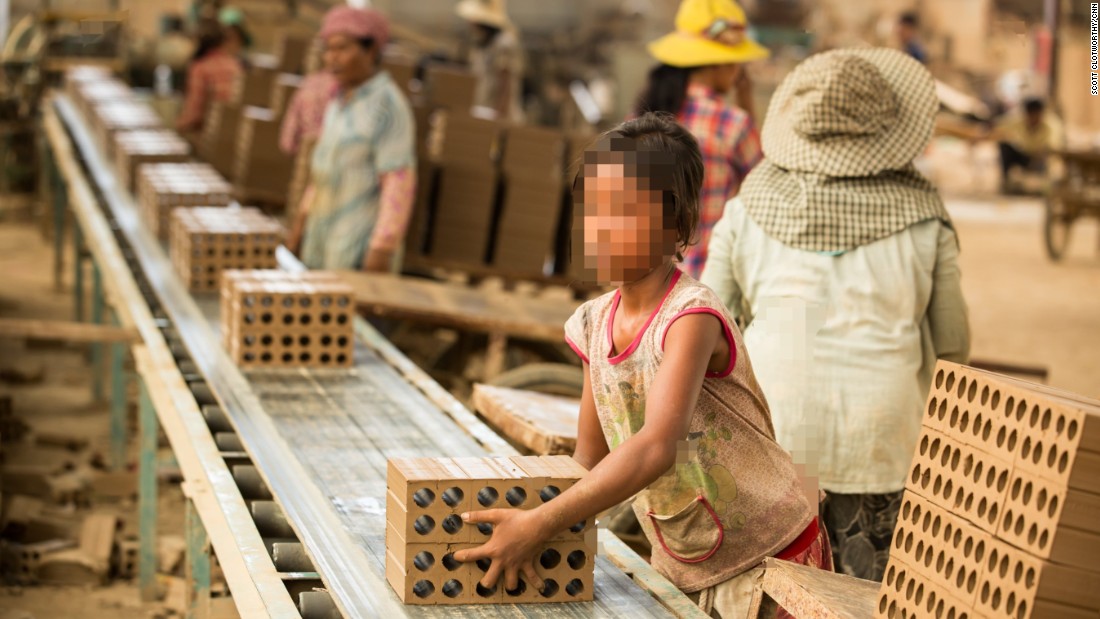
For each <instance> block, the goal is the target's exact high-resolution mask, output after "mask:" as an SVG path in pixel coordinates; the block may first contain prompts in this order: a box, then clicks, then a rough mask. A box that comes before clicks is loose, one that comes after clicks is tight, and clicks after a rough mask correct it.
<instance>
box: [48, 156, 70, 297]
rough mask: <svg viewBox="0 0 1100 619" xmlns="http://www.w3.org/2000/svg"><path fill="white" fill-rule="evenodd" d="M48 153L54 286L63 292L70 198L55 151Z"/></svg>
mask: <svg viewBox="0 0 1100 619" xmlns="http://www.w3.org/2000/svg"><path fill="white" fill-rule="evenodd" d="M46 153H48V155H47V160H48V161H47V164H46V165H47V168H48V170H49V176H50V199H51V202H53V286H54V290H57V291H58V292H61V290H62V283H61V278H62V272H63V270H64V268H65V205H66V203H67V202H68V199H67V196H66V192H65V184H64V183H63V182H61V173H60V172H58V170H57V162H56V161H55V160H54V158H53V152H52V151H50V150H49V149H47V150H46Z"/></svg>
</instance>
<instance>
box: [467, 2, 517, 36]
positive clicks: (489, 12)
mask: <svg viewBox="0 0 1100 619" xmlns="http://www.w3.org/2000/svg"><path fill="white" fill-rule="evenodd" d="M455 13H457V14H458V16H459V17H461V18H462V19H465V20H466V21H468V22H473V23H475V24H485V25H486V26H493V27H494V28H500V29H502V30H503V29H505V28H511V27H512V20H510V19H508V13H507V12H506V11H505V10H504V0H462V2H459V3H458V6H456V7H455Z"/></svg>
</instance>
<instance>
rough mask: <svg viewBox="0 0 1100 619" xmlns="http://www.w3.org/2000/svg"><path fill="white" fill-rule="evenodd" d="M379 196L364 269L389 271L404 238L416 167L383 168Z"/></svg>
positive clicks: (411, 201)
mask: <svg viewBox="0 0 1100 619" xmlns="http://www.w3.org/2000/svg"><path fill="white" fill-rule="evenodd" d="M381 184H382V197H381V206H380V209H379V212H378V221H377V222H375V224H374V232H373V233H372V234H371V240H370V244H369V245H368V246H367V255H366V256H365V257H364V260H363V269H364V270H367V271H376V272H382V273H384V272H388V271H389V270H390V268H391V267H392V265H393V256H394V254H395V253H396V252H397V247H398V246H399V245H400V244H401V241H402V240H403V239H404V238H405V231H406V230H408V228H409V218H410V217H411V215H412V210H413V203H414V201H415V200H416V168H414V167H413V166H408V167H404V168H400V169H397V170H393V171H392V172H386V173H385V174H383V175H382V178H381Z"/></svg>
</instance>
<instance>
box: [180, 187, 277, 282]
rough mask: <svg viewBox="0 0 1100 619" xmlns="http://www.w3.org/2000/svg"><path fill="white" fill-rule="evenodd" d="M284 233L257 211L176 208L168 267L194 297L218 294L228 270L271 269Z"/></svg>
mask: <svg viewBox="0 0 1100 619" xmlns="http://www.w3.org/2000/svg"><path fill="white" fill-rule="evenodd" d="M283 237H284V231H283V227H282V226H281V225H280V224H279V223H278V222H277V221H276V220H274V219H273V218H271V217H268V216H267V215H264V214H263V213H262V212H261V211H260V210H259V209H255V208H239V209H238V208H207V207H190V208H177V209H175V210H174V211H173V212H172V233H171V236H170V247H171V256H172V264H173V266H174V267H175V269H176V273H177V274H178V275H179V276H180V279H182V280H183V281H184V283H186V284H187V287H188V289H189V290H191V291H192V292H210V291H216V290H218V289H219V287H220V280H221V273H222V271H225V270H228V269H274V268H276V267H277V266H278V263H277V260H276V259H275V250H276V249H277V248H278V247H279V245H280V244H281V243H282V241H283Z"/></svg>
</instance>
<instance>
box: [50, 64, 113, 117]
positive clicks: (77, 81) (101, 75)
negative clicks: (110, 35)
mask: <svg viewBox="0 0 1100 619" xmlns="http://www.w3.org/2000/svg"><path fill="white" fill-rule="evenodd" d="M108 82H109V83H114V84H118V85H123V84H122V82H120V81H118V80H117V79H116V78H115V76H114V75H113V74H111V71H110V70H109V69H107V68H106V67H98V66H94V65H82V66H76V67H72V68H70V69H68V70H67V71H65V87H64V90H65V94H66V95H68V97H69V99H70V100H71V101H72V102H73V104H74V105H76V106H77V107H78V108H80V107H81V106H82V105H83V95H82V92H81V91H82V90H83V89H84V88H85V87H87V86H90V85H92V84H102V83H108ZM123 86H124V85H123Z"/></svg>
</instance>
